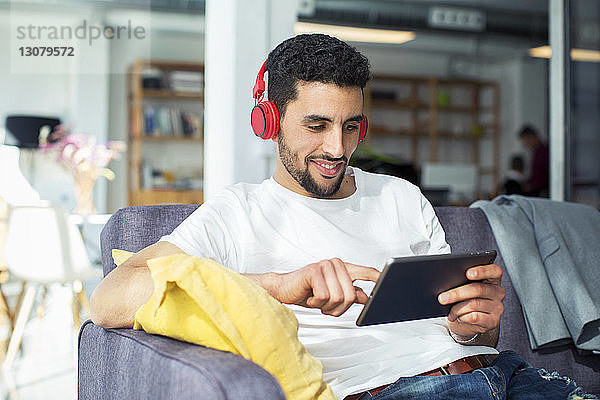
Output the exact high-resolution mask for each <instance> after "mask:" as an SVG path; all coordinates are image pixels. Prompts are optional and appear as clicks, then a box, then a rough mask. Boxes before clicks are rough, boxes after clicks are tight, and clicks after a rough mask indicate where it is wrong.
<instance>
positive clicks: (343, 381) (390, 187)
mask: <svg viewBox="0 0 600 400" xmlns="http://www.w3.org/2000/svg"><path fill="white" fill-rule="evenodd" d="M346 173H347V174H353V175H354V180H355V184H356V191H355V192H354V193H353V194H352V195H351V196H349V197H347V198H344V199H317V198H311V197H306V196H302V195H300V194H298V193H295V192H292V191H290V190H288V189H286V188H284V187H283V186H281V185H279V184H278V183H277V182H276V181H275V180H274V179H273V178H271V179H267V180H265V181H264V182H262V183H261V184H244V183H240V184H237V185H234V186H230V187H228V188H226V189H224V190H223V191H221V192H220V193H219V194H217V195H215V196H214V197H212V198H211V199H209V200H208V201H207V202H206V203H204V204H203V205H202V206H201V207H199V208H198V209H197V210H196V211H194V213H192V214H191V215H190V216H189V217H188V218H187V219H186V220H185V221H183V222H182V223H181V224H180V225H179V226H178V227H177V228H176V229H175V230H174V231H173V233H172V234H171V235H168V236H164V237H163V238H161V240H165V241H168V242H170V243H172V244H174V245H176V246H178V247H179V248H181V249H182V250H183V251H185V252H186V253H188V254H190V255H193V256H199V257H206V258H212V259H214V260H216V261H217V262H219V263H221V264H222V265H224V266H226V267H228V268H231V269H233V270H234V271H237V272H240V273H255V274H260V273H265V272H279V273H282V272H289V271H293V270H296V269H299V268H302V267H304V266H306V265H308V264H311V263H314V262H317V261H321V260H324V259H331V258H335V257H339V258H341V259H342V261H345V262H350V263H353V264H358V265H365V266H370V267H375V268H377V269H379V270H381V269H382V268H383V266H384V264H385V262H386V261H387V260H388V259H389V258H390V257H401V256H413V255H423V254H441V253H449V252H450V246H449V245H448V244H447V243H446V240H445V234H444V231H443V229H442V227H441V225H440V224H439V222H438V219H437V217H436V215H435V213H434V211H433V208H432V207H431V205H430V204H429V202H428V201H427V200H426V199H425V197H424V196H423V195H422V194H421V192H420V190H419V188H418V187H416V186H414V185H412V184H410V183H409V182H407V181H405V180H403V179H399V178H395V177H391V176H386V175H378V174H372V173H367V172H363V171H361V170H360V169H358V168H348V169H347V171H346ZM355 284H356V285H357V286H360V287H362V288H363V289H364V290H365V292H366V293H367V294H369V293H370V292H371V290H372V288H373V286H374V283H372V282H360V281H357V282H355ZM406 306H407V307H410V304H406ZM288 307H289V308H290V309H291V310H292V311H293V312H294V314H295V315H296V318H297V319H298V322H299V329H298V337H299V339H300V341H301V342H302V343H303V344H304V345H305V346H306V348H307V350H308V351H309V352H310V353H311V354H312V355H313V356H315V357H316V358H318V359H319V360H320V361H321V363H322V364H323V375H324V380H325V382H327V383H328V384H329V385H330V386H331V388H332V389H333V391H334V392H335V394H336V395H337V396H338V398H340V399H343V398H344V397H345V396H347V395H348V394H352V393H357V392H360V391H364V390H367V389H370V388H373V387H377V386H381V385H384V384H388V383H392V382H394V381H395V380H397V379H398V378H399V377H401V376H412V375H416V374H419V373H422V372H426V371H429V370H432V369H434V368H437V367H439V366H441V365H445V364H447V363H449V362H451V361H454V360H457V359H459V358H462V357H466V356H469V355H474V354H485V353H488V354H493V353H497V352H496V350H495V349H493V348H490V347H483V346H463V345H460V344H457V343H455V342H454V340H453V339H452V338H451V337H450V335H449V333H448V324H447V319H446V318H432V319H428V320H420V321H410V322H400V323H393V324H384V325H374V326H366V327H358V326H356V323H355V321H356V319H357V318H358V315H359V314H360V311H361V310H362V308H363V306H362V305H359V304H354V305H352V306H351V307H350V308H349V309H348V311H346V312H345V313H344V314H342V315H341V316H340V317H333V316H328V315H324V314H321V312H320V310H318V309H311V308H305V307H301V306H295V305H288Z"/></svg>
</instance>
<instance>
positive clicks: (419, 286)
mask: <svg viewBox="0 0 600 400" xmlns="http://www.w3.org/2000/svg"><path fill="white" fill-rule="evenodd" d="M495 258H496V251H494V250H491V251H481V252H475V253H466V254H440V255H431V256H415V257H401V258H392V259H390V260H389V261H388V262H387V263H386V265H385V267H384V269H383V271H382V272H381V275H380V277H379V279H378V280H377V283H376V284H375V287H374V288H373V291H372V292H371V296H369V299H368V300H367V302H366V304H365V307H364V308H363V310H362V312H361V313H360V315H359V316H358V319H357V320H356V325H358V326H365V325H375V324H384V323H388V322H401V321H410V320H415V319H424V318H433V317H442V316H446V315H448V313H449V312H450V308H451V305H441V304H440V303H439V302H438V299H437V298H438V295H439V294H440V293H442V292H445V291H447V290H450V289H454V288H456V287H459V286H462V285H464V284H466V283H468V282H470V281H469V280H468V279H467V276H466V273H467V270H468V269H469V268H471V267H474V266H477V265H485V264H491V263H493V262H494V259H495Z"/></svg>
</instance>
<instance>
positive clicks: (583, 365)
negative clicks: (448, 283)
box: [78, 205, 600, 400]
mask: <svg viewBox="0 0 600 400" xmlns="http://www.w3.org/2000/svg"><path fill="white" fill-rule="evenodd" d="M196 207H197V206H191V205H189V206H146V207H127V208H124V209H121V210H119V211H118V212H116V213H115V214H114V215H113V216H112V217H111V219H110V220H109V222H108V223H107V225H106V226H105V228H104V230H103V231H102V236H101V242H102V264H103V268H104V274H105V275H106V274H107V273H108V272H110V271H111V270H112V269H113V268H114V267H115V266H114V264H113V262H112V258H111V249H113V248H118V249H124V250H130V251H138V250H140V249H142V248H144V247H146V246H148V245H149V244H152V243H154V242H156V241H157V240H158V239H159V238H160V237H161V236H162V235H164V234H167V233H170V232H171V231H172V230H173V228H175V227H176V226H177V225H178V224H179V223H180V222H181V221H182V220H183V219H185V217H187V216H188V215H189V214H190V213H191V212H192V211H194V210H195V209H196ZM436 212H437V214H438V216H439V219H440V222H441V224H442V225H443V227H444V229H445V230H446V235H447V240H448V243H450V245H451V246H452V249H453V251H454V252H461V251H473V250H488V249H495V250H498V248H497V245H496V241H495V240H494V236H493V234H492V232H491V230H490V227H489V225H488V222H487V219H486V217H485V215H484V214H483V212H482V211H481V210H480V209H469V208H464V207H440V208H437V209H436ZM497 263H498V264H500V265H501V266H503V261H502V257H501V255H500V256H499V257H498V259H497ZM503 267H504V266H503ZM503 285H504V287H505V288H506V292H507V295H506V299H505V301H504V305H505V312H504V315H503V318H502V322H501V333H500V341H499V344H498V348H499V349H500V350H503V349H512V350H515V351H517V352H518V353H519V354H520V355H521V356H522V357H523V358H525V359H526V360H527V361H529V362H530V363H531V364H533V365H534V366H538V367H543V368H546V369H548V370H552V371H558V372H559V373H560V374H561V375H568V376H571V377H573V378H575V380H576V382H577V383H578V384H579V385H580V386H582V387H583V388H584V389H585V390H586V391H588V392H591V393H594V394H600V356H598V355H585V356H584V355H580V354H578V353H577V351H576V350H575V348H574V347H573V346H572V345H566V346H562V347H556V348H552V349H547V350H542V351H536V352H532V351H531V350H530V349H529V342H528V340H527V333H526V329H525V323H524V320H523V314H522V312H521V307H520V305H519V300H518V299H517V297H516V295H515V292H514V290H513V287H512V284H511V281H510V279H509V277H508V275H507V274H504V278H503ZM78 393H79V399H82V400H86V399H111V400H112V399H125V398H127V399H176V400H184V399H203V398H211V399H257V400H258V399H262V400H264V399H284V398H285V397H284V394H283V392H282V390H281V388H280V386H279V384H278V383H277V381H276V380H275V378H273V377H272V376H271V375H270V374H269V373H268V372H266V371H265V370H264V369H262V368H261V367H259V366H258V365H256V364H254V363H252V362H250V361H248V360H246V359H244V358H242V357H240V356H236V355H234V354H231V353H226V352H221V351H218V350H213V349H209V348H205V347H201V346H196V345H191V344H187V343H183V342H180V341H177V340H173V339H170V338H166V337H162V336H156V335H149V334H146V333H145V332H142V331H134V330H132V329H104V328H101V327H99V326H97V325H94V324H93V323H92V322H91V321H87V322H85V323H84V325H83V326H82V327H81V331H80V334H79V379H78Z"/></svg>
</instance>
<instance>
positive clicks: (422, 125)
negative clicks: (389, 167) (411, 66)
mask: <svg viewBox="0 0 600 400" xmlns="http://www.w3.org/2000/svg"><path fill="white" fill-rule="evenodd" d="M372 94H374V95H376V96H378V97H375V98H373V97H372ZM442 94H443V96H442ZM442 104H443V105H442ZM376 109H380V110H382V112H381V113H373V110H376ZM499 109H500V96H499V86H498V84H497V83H496V82H492V81H479V80H474V79H455V78H440V77H433V76H406V75H389V74H388V75H378V74H376V75H374V76H373V79H372V80H371V82H370V84H369V86H368V87H367V89H366V91H365V110H366V113H367V114H368V115H369V123H370V127H369V134H368V135H367V142H368V141H369V138H375V137H377V136H386V137H403V138H405V139H404V140H405V141H408V142H409V149H408V151H409V154H410V160H411V162H412V164H413V165H414V166H415V167H417V168H418V167H419V166H420V165H421V164H422V163H425V162H429V163H435V162H438V161H439V160H440V159H443V160H444V162H453V161H455V162H461V163H464V162H469V163H472V164H473V165H474V166H477V169H478V171H479V177H478V180H477V181H478V183H477V185H479V186H478V187H477V188H476V191H477V193H478V197H481V194H482V193H483V192H484V191H491V192H495V191H496V190H497V187H498V183H499V148H500V139H499V135H500V133H499V132H500V130H499V127H500V123H499V121H500V117H499ZM384 110H385V111H386V112H385V113H384V112H383V111H384ZM389 110H391V111H389ZM394 110H398V111H402V112H396V113H394ZM394 114H395V115H394ZM392 115H394V116H392ZM378 118H379V120H378ZM482 121H485V122H482ZM393 124H397V126H396V127H394V125H393ZM458 128H460V129H458ZM424 141H427V142H428V143H427V144H428V145H427V146H424V143H423V142H424ZM452 142H457V143H461V145H460V146H461V147H462V148H468V149H469V152H468V153H467V157H468V158H470V159H469V160H468V161H467V160H465V152H464V151H461V152H460V156H459V157H453V154H452V153H451V152H450V151H449V150H448V149H447V147H446V146H452ZM482 142H485V146H491V151H492V160H491V163H492V167H487V166H486V167H482V165H481V164H482V162H484V161H485V162H486V164H489V163H490V161H489V160H487V159H486V160H482V158H483V156H482V155H481V154H480V153H481V152H482V148H485V147H484V146H480V144H481V143H482ZM403 146H404V147H406V145H405V143H403ZM488 148H489V147H488ZM442 154H443V156H441V155H442ZM440 156H441V157H440ZM453 158H456V160H453ZM482 175H487V176H490V175H491V176H492V185H493V187H487V188H485V190H482V187H481V185H482V179H481V176H482ZM485 182H486V184H487V182H489V181H488V180H486V181H485Z"/></svg>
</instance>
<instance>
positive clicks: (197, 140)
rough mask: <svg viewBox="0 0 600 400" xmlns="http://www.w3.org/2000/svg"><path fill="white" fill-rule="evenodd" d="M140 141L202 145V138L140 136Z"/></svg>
mask: <svg viewBox="0 0 600 400" xmlns="http://www.w3.org/2000/svg"><path fill="white" fill-rule="evenodd" d="M140 140H141V141H143V142H161V143H164V142H182V143H203V142H204V139H203V138H196V137H182V136H179V135H175V136H148V135H145V136H141V137H140Z"/></svg>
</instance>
